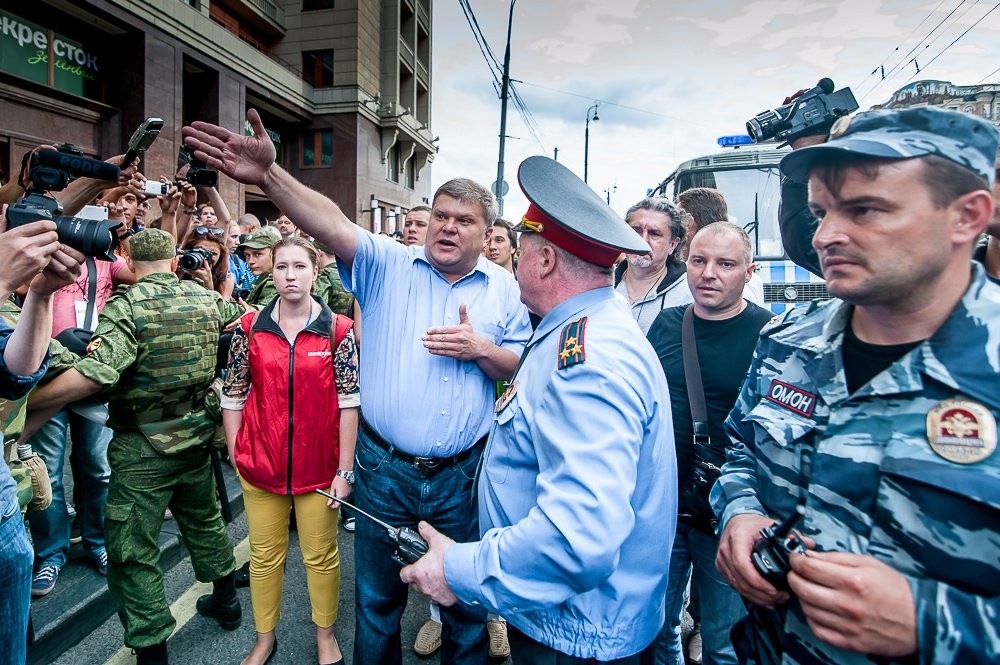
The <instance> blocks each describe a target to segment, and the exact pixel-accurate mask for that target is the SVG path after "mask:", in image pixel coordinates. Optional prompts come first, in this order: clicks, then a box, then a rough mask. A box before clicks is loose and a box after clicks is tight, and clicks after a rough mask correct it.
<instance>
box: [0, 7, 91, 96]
mask: <svg viewBox="0 0 1000 665" xmlns="http://www.w3.org/2000/svg"><path fill="white" fill-rule="evenodd" d="M50 36H51V41H50ZM50 60H51V61H52V87H54V88H56V89H57V90H63V91H65V92H69V93H73V94H74V95H81V96H84V97H92V98H97V97H99V96H100V86H99V85H98V83H99V80H100V76H101V69H100V60H99V58H98V56H97V55H96V54H95V53H94V52H93V51H91V50H88V48H87V47H86V46H85V45H84V44H83V43H81V42H78V41H76V40H73V39H70V38H69V37H65V36H63V35H60V34H58V33H55V32H51V31H49V30H48V29H47V28H45V27H43V26H40V25H38V24H37V23H32V22H31V21H26V20H24V19H23V18H21V17H19V16H17V15H15V14H11V13H10V12H6V11H2V10H0V70H3V71H5V72H8V73H10V74H13V75H15V76H20V77H21V78H25V79H28V80H29V81H35V82H36V83H41V84H42V85H49V61H50Z"/></svg>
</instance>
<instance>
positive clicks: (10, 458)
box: [0, 300, 79, 515]
mask: <svg viewBox="0 0 1000 665" xmlns="http://www.w3.org/2000/svg"><path fill="white" fill-rule="evenodd" d="M20 313H21V308H20V307H18V306H17V305H15V304H14V303H13V302H11V301H10V300H6V301H4V302H3V304H2V305H0V319H3V321H4V322H5V323H7V324H8V325H10V326H11V327H12V328H13V327H14V326H16V325H17V318H18V316H19V315H20ZM49 356H50V359H49V365H48V368H47V369H46V370H45V376H44V377H42V381H41V383H44V382H45V380H46V379H51V378H52V377H54V376H56V375H57V374H59V373H60V372H62V371H63V370H65V369H68V368H70V367H72V366H73V364H74V363H75V362H76V361H77V360H79V356H77V355H76V354H75V353H73V352H72V351H70V350H69V349H67V348H66V347H65V346H63V345H62V344H60V343H59V342H58V341H56V340H55V339H51V340H49ZM27 405H28V395H25V396H24V397H22V398H21V399H16V400H7V399H0V431H2V432H3V440H4V459H5V460H7V464H8V466H9V467H10V473H11V475H12V476H13V477H14V481H15V482H16V483H17V501H18V503H19V504H20V506H21V513H22V515H23V514H24V513H25V512H26V510H27V507H28V504H29V503H30V502H31V499H32V497H33V492H32V488H31V476H30V475H29V474H28V470H27V467H26V466H25V464H24V462H22V461H21V460H20V459H18V456H17V446H16V443H17V440H18V439H19V438H21V432H23V431H24V421H25V417H26V416H27V414H28V409H27ZM39 459H40V458H39Z"/></svg>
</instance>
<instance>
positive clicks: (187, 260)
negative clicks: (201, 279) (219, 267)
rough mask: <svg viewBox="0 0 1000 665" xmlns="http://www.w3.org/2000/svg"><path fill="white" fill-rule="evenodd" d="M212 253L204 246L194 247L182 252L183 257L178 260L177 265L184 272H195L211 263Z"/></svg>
mask: <svg viewBox="0 0 1000 665" xmlns="http://www.w3.org/2000/svg"><path fill="white" fill-rule="evenodd" d="M211 262H212V254H211V252H209V251H208V250H207V249H205V248H204V247H192V248H191V249H186V250H184V251H183V252H181V258H180V260H179V261H178V262H177V267H178V268H180V269H181V270H183V271H184V272H194V271H195V270H199V269H201V267H202V266H203V265H205V264H206V263H209V264H211Z"/></svg>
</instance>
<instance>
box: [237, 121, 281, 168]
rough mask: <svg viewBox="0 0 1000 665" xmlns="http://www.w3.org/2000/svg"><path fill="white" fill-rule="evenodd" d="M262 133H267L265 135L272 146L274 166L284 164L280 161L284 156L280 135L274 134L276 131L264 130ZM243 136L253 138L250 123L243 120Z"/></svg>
mask: <svg viewBox="0 0 1000 665" xmlns="http://www.w3.org/2000/svg"><path fill="white" fill-rule="evenodd" d="M264 131H266V132H267V135H268V136H269V137H270V139H271V143H273V144H274V152H275V153H276V156H275V158H274V161H275V163H276V164H283V163H284V162H283V161H282V157H283V156H284V155H283V153H284V150H283V149H282V145H281V134H279V133H278V132H276V131H274V130H272V129H267V128H265V129H264ZM243 135H244V136H254V132H253V127H251V126H250V121H249V120H244V121H243Z"/></svg>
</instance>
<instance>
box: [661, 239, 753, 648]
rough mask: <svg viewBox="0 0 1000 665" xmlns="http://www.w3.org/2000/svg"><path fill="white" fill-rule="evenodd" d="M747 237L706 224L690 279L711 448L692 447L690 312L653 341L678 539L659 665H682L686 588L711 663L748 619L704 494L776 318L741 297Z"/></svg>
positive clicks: (675, 317)
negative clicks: (694, 597)
mask: <svg viewBox="0 0 1000 665" xmlns="http://www.w3.org/2000/svg"><path fill="white" fill-rule="evenodd" d="M751 258H752V253H751V248H750V238H749V237H747V234H746V231H744V230H743V229H741V228H740V227H739V226H737V225H735V224H731V223H729V222H718V223H715V224H711V225H709V226H706V227H704V228H702V229H701V230H700V231H698V233H697V234H696V235H695V236H694V238H693V239H692V240H691V245H690V248H689V251H688V261H687V280H688V285H689V286H690V288H691V293H692V295H693V296H694V303H693V304H692V305H690V307H692V308H693V314H694V337H695V344H696V347H697V350H698V361H699V365H700V368H701V378H702V384H703V387H704V395H705V406H706V412H707V419H708V443H707V445H705V444H703V443H698V444H695V443H694V434H693V427H692V424H691V423H692V416H691V406H690V401H689V399H688V390H687V377H686V375H685V372H684V353H683V345H682V341H681V323H682V321H683V318H684V312H685V310H687V308H688V307H689V306H687V305H685V306H681V307H672V308H670V309H665V310H663V311H662V312H660V314H659V315H658V316H657V318H656V320H655V321H654V322H653V325H652V326H651V327H650V329H649V334H648V338H649V341H650V343H651V344H652V345H653V348H654V349H656V353H657V355H658V356H659V358H660V362H661V363H662V365H663V371H664V372H665V373H666V375H667V383H668V385H669V386H670V405H671V410H672V412H673V422H674V441H675V445H676V447H677V476H678V485H677V486H678V512H679V519H678V523H677V536H676V538H675V539H674V546H673V551H672V552H671V554H670V577H669V581H668V584H667V602H666V614H667V618H666V624H665V625H664V627H663V630H662V631H661V633H660V637H659V639H658V640H657V642H656V650H657V653H656V662H657V663H668V664H670V665H683V662H684V659H683V656H682V651H681V634H680V633H681V631H680V625H681V613H682V610H683V603H684V589H685V587H686V585H687V580H688V578H689V576H691V574H692V568H693V571H694V576H693V579H692V589H694V588H697V590H698V592H699V593H700V594H701V615H702V626H701V629H702V640H703V654H704V657H705V660H706V661H707V662H714V663H717V664H724V663H736V656H735V653H734V652H733V647H732V644H731V643H730V641H729V630H730V629H731V628H732V626H733V624H735V623H736V622H737V621H738V620H739V619H740V618H741V617H742V616H743V615H744V614H745V613H746V611H745V610H744V607H743V602H742V600H741V599H740V597H739V595H738V594H737V593H736V592H735V591H733V589H732V588H731V587H730V586H729V585H728V584H727V583H726V581H725V580H724V579H723V578H722V577H721V576H720V575H719V573H718V571H716V569H715V554H716V549H717V548H718V538H717V537H716V535H715V527H716V524H717V523H716V521H715V516H714V514H713V513H712V509H711V507H710V506H709V503H708V492H709V490H710V489H711V487H712V483H714V482H715V478H716V477H717V476H718V470H719V468H720V467H721V466H722V464H723V463H724V462H725V459H726V445H727V444H728V442H729V439H728V437H727V436H726V434H725V432H724V431H723V423H724V422H725V420H726V416H727V415H729V412H730V410H731V409H732V408H733V405H734V404H735V403H736V397H737V395H738V394H739V390H740V386H741V385H742V383H743V379H744V378H745V376H746V372H747V368H748V367H749V366H750V359H751V357H752V356H753V350H754V347H755V346H756V344H757V336H758V333H759V332H760V329H761V328H762V327H763V326H764V324H765V323H767V322H768V320H770V318H771V313H770V312H769V311H768V310H766V309H763V308H761V307H758V306H757V305H754V304H753V303H751V302H748V301H747V300H744V298H743V288H744V286H745V285H746V283H747V282H748V281H749V280H750V276H751V275H752V274H753V268H754V266H753V264H752V263H751Z"/></svg>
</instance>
